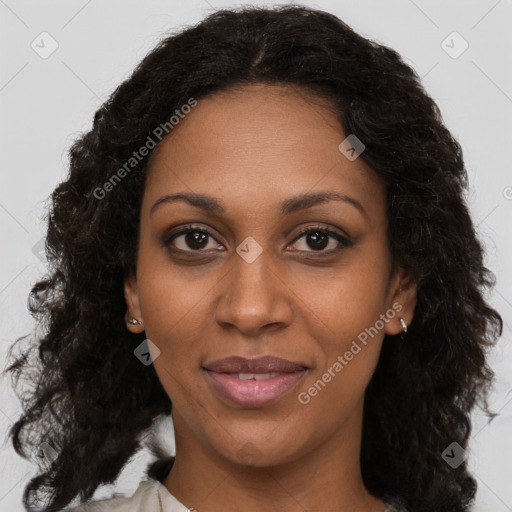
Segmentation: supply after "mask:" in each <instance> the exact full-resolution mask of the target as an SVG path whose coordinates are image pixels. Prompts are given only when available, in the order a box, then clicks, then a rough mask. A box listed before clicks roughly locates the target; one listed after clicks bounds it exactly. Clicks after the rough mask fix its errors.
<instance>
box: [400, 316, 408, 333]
mask: <svg viewBox="0 0 512 512" xmlns="http://www.w3.org/2000/svg"><path fill="white" fill-rule="evenodd" d="M399 320H400V323H401V324H402V328H403V330H404V333H406V332H407V324H406V323H405V320H404V319H403V318H402V317H400V318H399Z"/></svg>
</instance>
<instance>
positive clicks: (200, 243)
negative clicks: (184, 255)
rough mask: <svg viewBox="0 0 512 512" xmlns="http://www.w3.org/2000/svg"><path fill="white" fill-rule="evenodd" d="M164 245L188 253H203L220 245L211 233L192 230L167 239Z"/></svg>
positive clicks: (186, 230) (183, 231)
mask: <svg viewBox="0 0 512 512" xmlns="http://www.w3.org/2000/svg"><path fill="white" fill-rule="evenodd" d="M164 245H166V246H168V247H172V248H173V249H178V250H180V251H187V252H202V251H205V250H210V249H217V248H218V247H219V243H218V242H217V241H216V240H215V238H214V237H213V235H212V234H211V233H210V232H209V231H206V230H203V229H190V228H189V229H184V230H182V231H180V232H178V233H175V234H173V235H171V236H168V237H166V238H165V239H164Z"/></svg>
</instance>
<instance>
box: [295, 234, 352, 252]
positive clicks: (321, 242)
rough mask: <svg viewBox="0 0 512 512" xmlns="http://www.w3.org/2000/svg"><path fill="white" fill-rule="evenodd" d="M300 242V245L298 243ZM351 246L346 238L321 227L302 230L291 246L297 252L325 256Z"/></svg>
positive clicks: (350, 242)
mask: <svg viewBox="0 0 512 512" xmlns="http://www.w3.org/2000/svg"><path fill="white" fill-rule="evenodd" d="M301 241H302V243H300V242H301ZM351 245H353V243H352V241H351V240H349V239H348V238H347V237H346V236H344V235H342V234H341V233H338V232H336V231H333V230H331V229H328V228H323V227H313V228H308V229H305V230H303V231H302V232H301V233H300V234H299V236H298V237H297V238H295V240H294V242H293V244H292V246H295V247H294V248H295V249H296V250H298V251H303V252H320V253H327V254H332V253H335V252H337V251H339V250H341V249H342V248H344V247H350V246H351ZM297 246H298V247H297ZM325 249H327V250H325Z"/></svg>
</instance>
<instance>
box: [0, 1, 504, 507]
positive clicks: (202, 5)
mask: <svg viewBox="0 0 512 512" xmlns="http://www.w3.org/2000/svg"><path fill="white" fill-rule="evenodd" d="M244 3H247V2H237V3H235V2H229V1H221V0H190V1H188V2H178V1H177V0H168V1H163V0H145V1H141V0H139V1H136V2H135V1H126V0H124V1H121V0H115V1H112V0H111V1H102V2H100V1H99V0H88V1H87V0H66V1H63V0H61V1H44V0H41V1H38V2H28V1H22V0H0V43H1V45H0V48H1V52H2V58H1V62H0V111H1V118H0V119H1V123H0V130H1V132H0V148H1V150H0V158H1V163H0V169H1V173H2V175H1V189H0V227H1V230H2V232H1V239H2V253H1V254H2V260H1V265H0V319H1V325H2V332H1V344H0V357H1V359H2V361H3V360H4V357H5V353H6V351H7V349H8V347H9V345H10V344H11V343H12V341H13V340H14V339H16V338H17V337H18V336H22V335H24V334H27V333H28V332H29V331H30V330H31V329H32V326H33V321H32V319H31V317H30V315H29V314H28V311H27V309H26V301H27V295H28V292H29V290H30V287H31V285H32V284H33V283H34V282H35V281H36V280H37V279H38V278H39V277H40V276H41V275H42V273H43V272H44V270H45V266H44V261H43V260H41V259H40V254H39V252H38V247H39V245H38V244H39V243H40V240H41V238H42V236H43V233H44V222H43V221H42V217H43V215H44V212H45V207H46V205H47V198H48V196H49V195H50V194H51V192H52V190H53V189H54V187H55V186H56V185H57V183H58V182H59V181H60V180H62V179H63V178H64V176H65V174H66V167H67V154H66V153H67V149H68V148H69V146H70V144H71V142H72V141H73V140H74V138H75V137H76V136H77V135H78V134H79V133H80V132H82V131H84V130H88V129H89V128H90V127H91V124H92V118H93V114H94V112H95V110H96V109H97V108H98V107H99V106H100V104H101V103H102V102H103V101H104V100H105V99H106V98H107V97H108V95H109V94H110V93H111V92H112V91H113V89H114V88H115V86H116V85H118V84H119V83H120V82H121V81H122V80H123V79H125V78H127V77H128V75H129V73H130V72H131V70H132V69H133V67H134V66H135V65H136V63H138V62H139V61H140V59H141V58H142V57H143V56H144V55H145V54H146V53H147V51H149V49H150V48H152V47H153V46H154V45H155V44H156V43H157V42H158V40H159V39H160V38H161V37H162V36H163V35H164V34H165V33H166V32H167V31H168V30H172V29H176V28H179V27H181V26H182V25H184V24H191V23H195V22H197V21H199V20H200V19H201V18H203V17H204V16H205V15H207V14H208V13H209V12H211V11H212V10H214V9H216V8H218V7H224V6H234V5H243V4H244ZM253 4H257V5H265V4H266V5H268V4H271V2H253ZM304 4H305V5H310V6H312V7H318V8H321V9H324V10H327V11H330V12H332V13H334V14H336V15H338V16H339V17H341V18H342V19H343V20H344V21H346V22H347V23H348V24H349V25H351V26H352V27H353V28H354V29H356V30H357V31H358V32H360V33H361V34H363V35H365V36H368V37H371V38H373V39H376V40H377V41H379V42H381V43H384V44H386V45H389V46H391V47H393V48H394V49H396V50H397V51H398V52H399V53H400V54H401V55H402V56H403V57H404V58H405V59H406V61H407V62H408V63H409V64H410V65H411V66H413V67H414V68H415V69H416V71H417V72H418V74H419V75H420V76H421V77H422V79H423V82H424V85H425V87H426V89H427V91H428V92H429V93H430V94H431V95H432V96H433V98H434V99H435V100H436V101H437V103H438V104H439V106H440V108H441V111H442V113H443V116H444V119H445V122H446V124H447V126H448V128H449V129H450V130H451V131H452V133H453V134H454V136H455V137H456V138H457V139H458V140H459V142H460V143H461V145H462V147H463V150H464V154H465V160H466V164H467V168H468V172H469V177H470V184H471V190H470V194H469V196H468V201H469V204H470V207H471V210H472V214H473V217H474V220H475V224H476V225H477V226H478V231H479V233H480V235H481V238H482V240H483V242H484V243H485V245H486V248H487V252H488V254H487V265H488V266H489V268H491V270H493V271H494V272H495V274H496V276H497V286H496V288H495V290H494V291H493V293H492V295H491V296H490V297H489V300H490V302H491V303H492V305H493V306H494V307H496V308H497V309H498V310H499V311H500V313H501V314H502V316H503V318H504V320H505V330H504V335H503V337H502V339H501V341H500V343H499V344H498V346H497V347H496V349H495V350H494V351H493V352H492V354H491V356H490V357H491V363H492V367H493V369H494V370H495V372H496V375H497V380H496V385H495V389H494V391H493V394H492V397H491V403H490V405H491V407H492V409H493V410H494V411H496V412H499V414H500V415H499V416H498V417H497V418H496V419H495V420H494V421H493V422H492V423H491V424H490V425H486V421H485V417H484V416H483V415H482V413H481V412H479V411H476V412H475V415H474V430H473V435H472V439H471V443H470V450H469V453H468V455H469V463H470V467H471V469H472V471H473V472H474V474H475V476H476V478H477V480H478V484H479V491H478V498H477V503H476V506H475V509H474V510H475V511H477V512H505V511H512V487H511V486H510V482H511V481H512V462H511V460H512V435H511V434H512V371H511V370H512V349H511V346H510V343H509V342H510V338H511V333H510V324H511V322H510V320H511V314H512V273H511V270H510V257H511V255H512V251H511V237H510V235H509V233H510V227H509V225H508V222H509V219H510V218H511V213H512V174H511V172H510V168H511V163H512V137H511V135H512V67H511V61H512V59H511V58H510V55H511V51H512V30H511V22H512V1H511V0H499V1H498V0H479V1H476V0H472V1H468V0H465V1H462V0H457V1H453V0H452V1H446V0H445V1H426V0H414V1H413V0H392V1H391V0H389V1H377V0H374V1H368V0H366V1H357V2H355V1H348V0H341V1H327V0H326V1H319V2H315V3H313V2H304ZM45 31H46V32H48V33H49V34H50V36H40V34H41V33H42V32H45ZM454 31H456V32H457V33H458V34H460V36H459V35H451V36H450V34H452V32H454ZM448 36H450V37H448ZM50 37H51V38H50ZM447 37H448V39H447ZM41 39H43V41H41ZM53 40H55V41H56V43H54V42H53ZM443 41H446V42H445V43H444V44H443ZM464 41H466V42H467V44H468V45H469V46H468V48H467V49H466V51H464V52H463V53H461V54H460V55H459V53H460V52H461V51H462V50H463V49H464V47H465V44H466V43H464ZM33 42H34V43H33ZM32 43H33V45H34V46H35V47H36V48H37V49H38V52H39V53H37V52H36V51H35V50H34V49H33V48H32V47H31V44H32ZM52 44H54V45H55V44H58V48H57V49H56V51H55V52H54V53H53V54H52V55H50V56H48V57H47V58H42V57H41V55H40V54H41V53H42V52H44V51H48V50H50V49H51V45H52ZM43 46H44V48H43ZM447 52H448V53H447ZM449 53H451V54H452V55H451V56H450V55H449ZM43 56H46V55H43ZM454 57H457V58H454ZM34 247H35V248H34ZM3 366H4V365H2V368H3ZM18 413H19V404H18V401H17V399H16V398H15V396H14V395H13V393H12V391H11V390H10V386H9V381H8V380H6V379H2V380H1V387H0V443H1V444H0V510H1V511H2V512H18V511H22V510H23V509H22V506H21V502H20V500H21V494H22V491H23V486H24V484H25V483H26V482H27V480H28V478H29V476H30V475H32V474H33V473H34V468H33V467H32V466H31V465H30V464H29V463H27V462H26V461H24V460H22V459H20V458H19V457H18V456H16V454H15V453H14V451H13V450H12V449H11V446H10V443H8V442H7V435H6V433H7V429H8V428H9V427H10V425H11V424H12V421H13V420H14V419H15V418H16V417H17V415H18ZM169 428H170V425H168V424H167V425H163V426H162V430H163V431H165V429H169ZM167 432H169V431H168V430H167ZM171 434H172V432H171ZM170 437H171V438H172V435H169V433H168V435H167V438H170ZM148 460H149V459H148V456H147V454H146V453H144V452H141V453H140V454H138V455H137V456H136V457H135V458H134V460H133V461H132V462H131V463H130V464H129V465H128V466H127V468H126V469H125V471H124V472H123V474H122V475H121V478H120V480H119V482H118V484H117V485H116V486H115V490H116V491H119V492H128V493H131V492H133V491H134V489H135V487H136V486H137V483H138V481H139V480H140V478H141V476H142V473H143V470H144V468H145V465H146V462H147V461H148ZM113 489H114V487H110V488H108V489H106V490H103V491H101V492H99V493H98V496H102V495H104V494H105V493H108V492H109V491H112V490H113Z"/></svg>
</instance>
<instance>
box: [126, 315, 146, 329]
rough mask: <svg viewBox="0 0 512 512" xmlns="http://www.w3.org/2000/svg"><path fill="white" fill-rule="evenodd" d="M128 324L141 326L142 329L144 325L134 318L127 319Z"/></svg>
mask: <svg viewBox="0 0 512 512" xmlns="http://www.w3.org/2000/svg"><path fill="white" fill-rule="evenodd" d="M128 323H129V324H130V325H142V326H143V327H144V324H143V323H142V322H139V320H137V319H136V318H133V317H132V318H128Z"/></svg>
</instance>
